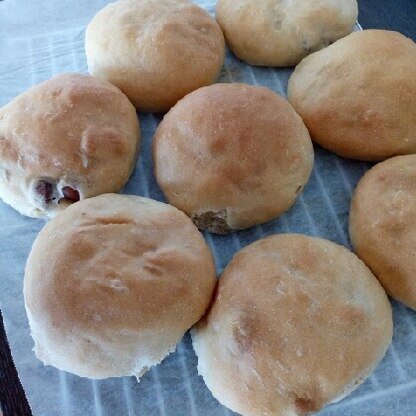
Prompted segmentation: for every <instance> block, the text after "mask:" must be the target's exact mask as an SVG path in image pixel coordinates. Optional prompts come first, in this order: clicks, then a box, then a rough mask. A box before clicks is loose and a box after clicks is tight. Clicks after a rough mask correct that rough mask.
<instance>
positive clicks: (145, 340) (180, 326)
mask: <svg viewBox="0 0 416 416" xmlns="http://www.w3.org/2000/svg"><path fill="white" fill-rule="evenodd" d="M214 286H215V269H214V263H213V259H212V255H211V252H210V250H209V248H208V246H207V245H206V243H205V241H204V239H203V237H202V235H201V234H200V233H199V232H198V230H197V228H196V227H195V226H194V225H193V224H192V222H191V221H190V220H189V218H188V217H186V215H185V214H183V213H182V212H180V211H178V210H177V209H176V208H174V207H171V206H169V205H166V204H163V203H161V202H156V201H152V200H150V199H147V198H141V197H137V196H127V195H115V194H106V195H101V196H98V197H95V198H90V199H86V200H84V201H80V202H78V203H76V204H73V205H71V206H70V207H69V208H67V209H66V210H65V211H63V212H62V213H61V214H59V215H58V216H57V217H55V218H54V219H53V220H52V221H51V222H49V223H48V224H47V225H46V226H45V228H44V229H43V230H42V231H41V232H40V234H39V236H38V237H37V239H36V241H35V243H34V245H33V248H32V251H31V253H30V256H29V259H28V262H27V265H26V272H25V280H24V298H25V305H26V311H27V314H28V318H29V323H30V328H31V333H32V337H33V339H34V341H35V349H34V350H35V353H36V355H37V357H38V358H39V359H40V360H42V361H43V362H44V363H45V364H50V365H53V366H55V367H57V368H59V369H61V370H65V371H69V372H71V373H74V374H77V375H80V376H85V377H90V378H105V377H116V376H126V375H135V376H136V377H139V376H141V375H142V374H143V373H144V372H145V371H147V370H148V369H149V367H151V366H152V365H155V364H157V363H159V362H160V361H161V360H162V359H163V358H164V357H165V356H166V355H167V354H169V353H170V352H172V351H174V349H175V346H176V343H177V342H178V341H179V340H180V339H181V337H182V335H183V334H184V332H185V331H186V330H187V329H188V328H189V327H190V326H191V325H193V324H194V323H195V322H197V321H198V320H199V318H200V317H201V315H202V314H203V313H204V311H205V309H206V307H207V306H208V304H209V302H210V300H211V295H212V291H213V289H214Z"/></svg>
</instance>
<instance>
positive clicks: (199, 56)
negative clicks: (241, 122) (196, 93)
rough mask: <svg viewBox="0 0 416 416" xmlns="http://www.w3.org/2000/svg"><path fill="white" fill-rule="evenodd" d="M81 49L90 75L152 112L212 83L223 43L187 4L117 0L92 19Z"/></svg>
mask: <svg viewBox="0 0 416 416" xmlns="http://www.w3.org/2000/svg"><path fill="white" fill-rule="evenodd" d="M85 50H86V54H87V62H88V69H89V71H90V73H91V74H93V75H95V76H97V77H99V78H104V79H107V80H108V81H110V82H111V83H113V84H114V85H117V86H118V87H119V88H120V89H121V90H122V91H123V92H124V93H125V94H126V95H127V96H128V97H129V98H130V100H131V102H132V103H133V104H134V105H135V106H136V107H137V108H138V109H139V110H142V111H153V112H156V111H167V110H168V109H169V108H170V107H172V106H173V105H174V104H175V103H176V102H177V101H178V100H179V99H180V98H182V97H183V96H184V95H186V94H188V93H189V92H191V91H193V90H195V89H197V88H199V87H202V86H204V85H208V84H211V83H212V82H214V81H215V80H216V78H217V76H218V74H219V71H220V69H221V67H222V64H223V62H224V53H225V43H224V36H223V34H222V32H221V29H220V27H219V26H218V24H217V23H216V22H215V20H214V19H213V18H211V16H210V15H209V14H208V13H207V12H206V11H205V10H203V9H201V8H200V7H198V6H196V5H194V4H192V3H191V2H190V1H187V0H120V1H117V2H115V3H111V4H109V5H108V6H106V7H104V9H102V10H101V11H99V12H98V13H97V14H96V15H95V16H94V18H93V19H92V20H91V22H90V24H89V25H88V27H87V31H86V34H85Z"/></svg>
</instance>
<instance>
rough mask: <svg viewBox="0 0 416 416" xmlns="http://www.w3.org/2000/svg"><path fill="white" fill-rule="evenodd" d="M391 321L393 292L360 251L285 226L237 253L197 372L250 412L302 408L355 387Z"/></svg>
mask: <svg viewBox="0 0 416 416" xmlns="http://www.w3.org/2000/svg"><path fill="white" fill-rule="evenodd" d="M392 329H393V322H392V311H391V307H390V304H389V301H388V299H387V296H386V294H385V292H384V290H383V288H382V287H381V285H380V284H379V282H378V281H377V279H376V278H375V277H374V276H373V275H372V273H371V272H370V270H369V269H368V268H367V267H366V266H365V265H364V263H363V262H362V261H361V260H360V259H359V258H358V257H357V256H355V255H354V254H353V253H351V252H350V251H348V250H347V249H345V248H344V247H341V246H339V245H337V244H334V243H332V242H330V241H326V240H321V239H317V238H311V237H307V236H301V235H291V234H286V235H276V236H272V237H269V238H266V239H263V240H259V241H257V242H255V243H253V244H251V245H249V246H247V247H246V248H244V249H243V250H242V251H240V252H239V253H238V254H236V255H235V256H234V258H233V259H232V260H231V262H230V264H229V265H228V266H227V267H226V269H225V270H224V272H223V274H222V276H221V278H220V280H219V285H218V290H217V293H216V296H215V298H214V301H213V303H212V305H211V308H210V310H209V313H208V314H207V315H206V317H204V318H203V320H202V321H201V322H200V323H199V324H198V325H197V327H196V328H195V329H194V330H193V334H192V337H193V345H194V349H195V352H196V354H197V356H198V371H199V373H200V374H201V375H202V376H203V378H204V380H205V383H206V384H207V386H208V388H209V389H210V390H211V392H212V394H213V395H214V397H216V398H217V399H218V400H219V401H220V402H221V403H222V404H224V405H225V406H227V407H229V408H230V409H232V410H233V411H235V412H238V413H241V414H242V415H243V416H276V415H279V416H296V415H306V414H310V413H311V412H316V411H319V410H320V409H322V407H323V406H325V405H326V404H328V403H331V402H335V401H338V400H341V399H342V398H343V397H345V396H346V395H348V394H349V393H350V392H351V391H353V390H354V389H356V388H357V387H358V385H360V384H361V383H362V382H363V381H364V380H365V378H366V377H367V376H368V375H369V374H370V372H371V371H372V370H373V369H374V368H375V366H376V365H377V364H378V362H379V361H380V360H381V358H382V357H383V356H384V354H385V352H386V349H387V347H388V345H389V344H390V342H391V338H392Z"/></svg>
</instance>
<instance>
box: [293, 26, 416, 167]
mask: <svg viewBox="0 0 416 416" xmlns="http://www.w3.org/2000/svg"><path fill="white" fill-rule="evenodd" d="M415 68H416V44H415V43H414V42H413V41H412V40H410V39H407V38H406V37H404V36H403V35H401V34H400V33H397V32H389V31H385V30H364V31H362V32H355V33H352V34H351V35H349V36H347V37H345V38H343V39H341V40H339V41H337V42H335V43H334V44H333V45H331V46H329V47H328V48H326V49H324V50H322V51H320V52H316V53H314V54H313V55H310V56H308V57H307V58H305V59H304V60H303V61H302V62H301V63H300V64H299V65H298V66H297V67H296V69H295V72H294V73H293V74H292V76H291V77H290V79H289V86H288V96H289V102H290V103H291V104H292V105H293V107H294V108H295V110H296V111H297V112H298V113H299V114H300V116H301V117H302V118H303V121H304V122H305V124H306V126H307V127H308V129H309V132H310V133H311V136H312V139H313V140H314V141H316V142H317V143H319V144H320V145H321V146H322V147H324V148H326V149H328V150H331V151H332V152H334V153H337V154H339V155H340V156H344V157H348V158H352V159H360V160H383V159H387V158H389V157H391V156H395V155H400V154H407V153H415V152H416V71H415Z"/></svg>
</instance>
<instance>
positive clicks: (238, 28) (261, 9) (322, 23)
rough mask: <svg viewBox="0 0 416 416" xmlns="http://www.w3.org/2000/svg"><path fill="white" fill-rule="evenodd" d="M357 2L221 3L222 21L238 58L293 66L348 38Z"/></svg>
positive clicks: (219, 17)
mask: <svg viewBox="0 0 416 416" xmlns="http://www.w3.org/2000/svg"><path fill="white" fill-rule="evenodd" d="M357 15H358V5H357V1H356V0H313V1H305V0H292V1H276V0H262V1H259V0H239V1H235V0H218V2H217V12H216V16H217V21H218V23H219V24H220V26H221V28H222V30H223V31H224V35H225V38H226V41H227V43H228V45H229V46H230V48H231V50H232V51H233V52H234V54H235V55H237V57H238V58H240V59H242V60H243V61H246V62H247V63H249V64H251V65H261V66H291V65H296V64H298V63H299V62H300V61H301V59H302V58H304V57H305V56H307V55H309V54H310V53H311V52H315V51H317V50H319V49H322V48H324V47H325V46H328V45H329V44H331V43H332V42H334V41H336V40H337V39H339V38H341V37H343V36H346V35H348V34H349V33H351V32H352V30H353V29H354V24H355V21H356V20H357Z"/></svg>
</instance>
